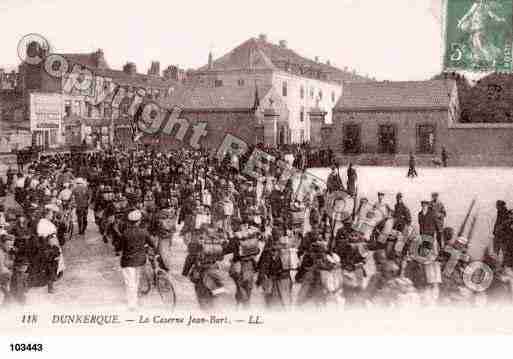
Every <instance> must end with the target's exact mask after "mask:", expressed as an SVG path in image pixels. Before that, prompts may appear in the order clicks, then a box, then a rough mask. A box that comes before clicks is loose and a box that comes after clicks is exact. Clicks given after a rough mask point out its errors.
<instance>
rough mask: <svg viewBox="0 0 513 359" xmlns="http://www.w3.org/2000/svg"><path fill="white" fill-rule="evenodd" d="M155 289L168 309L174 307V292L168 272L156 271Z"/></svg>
mask: <svg viewBox="0 0 513 359" xmlns="http://www.w3.org/2000/svg"><path fill="white" fill-rule="evenodd" d="M156 284H157V290H158V292H159V294H160V298H161V299H162V302H163V303H164V304H165V305H166V306H168V307H169V308H170V309H174V307H175V305H176V293H175V288H174V286H173V283H171V280H170V279H169V277H168V274H167V273H166V272H163V271H159V272H158V273H157V283H156Z"/></svg>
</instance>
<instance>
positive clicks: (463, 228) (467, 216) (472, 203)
mask: <svg viewBox="0 0 513 359" xmlns="http://www.w3.org/2000/svg"><path fill="white" fill-rule="evenodd" d="M475 204H476V199H475V198H474V199H473V200H472V202H471V203H470V207H469V209H468V211H467V214H466V215H465V219H464V220H463V223H462V224H461V226H460V229H459V231H458V237H461V236H462V235H463V233H464V232H465V227H466V226H467V223H468V220H469V218H470V213H471V212H472V209H474V205H475Z"/></svg>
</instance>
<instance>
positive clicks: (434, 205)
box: [430, 192, 447, 246]
mask: <svg viewBox="0 0 513 359" xmlns="http://www.w3.org/2000/svg"><path fill="white" fill-rule="evenodd" d="M430 207H431V210H432V211H433V216H434V217H435V225H436V240H437V241H438V245H439V246H441V245H442V231H443V229H444V222H445V217H447V212H446V211H445V206H444V204H443V203H442V202H440V200H439V199H438V193H437V192H433V193H432V194H431V203H430Z"/></svg>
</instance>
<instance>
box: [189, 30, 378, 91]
mask: <svg viewBox="0 0 513 359" xmlns="http://www.w3.org/2000/svg"><path fill="white" fill-rule="evenodd" d="M288 64H290V66H291V67H292V68H294V67H296V68H298V70H299V71H300V73H301V71H305V72H304V74H305V75H304V76H305V77H307V75H306V73H307V71H308V70H312V71H321V72H323V73H328V74H330V80H337V81H365V80H369V79H367V78H365V77H363V76H359V75H356V74H353V73H351V72H347V71H343V70H341V69H339V68H337V67H334V66H331V65H328V64H324V63H320V62H317V61H313V60H310V59H308V58H306V57H304V56H301V55H299V54H298V53H297V52H295V51H294V50H292V49H289V48H287V47H285V46H280V45H275V44H273V43H270V42H268V41H266V40H261V39H255V38H251V39H249V40H246V41H245V42H243V43H242V44H241V45H239V46H237V47H236V48H234V49H233V50H232V51H230V52H228V53H227V54H225V55H224V56H222V57H220V58H219V59H217V60H215V61H213V63H212V67H211V68H210V67H209V65H205V66H202V67H200V68H199V69H198V71H209V70H213V71H223V70H224V71H225V70H240V69H249V68H252V69H271V70H278V69H280V68H282V69H283V68H284V66H285V67H286V66H287V65H288Z"/></svg>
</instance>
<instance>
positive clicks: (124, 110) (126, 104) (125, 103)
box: [119, 97, 130, 115]
mask: <svg viewBox="0 0 513 359" xmlns="http://www.w3.org/2000/svg"><path fill="white" fill-rule="evenodd" d="M129 109H130V99H129V98H128V97H125V98H124V99H123V100H122V101H121V103H120V104H119V112H120V113H121V114H123V115H128V111H129Z"/></svg>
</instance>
